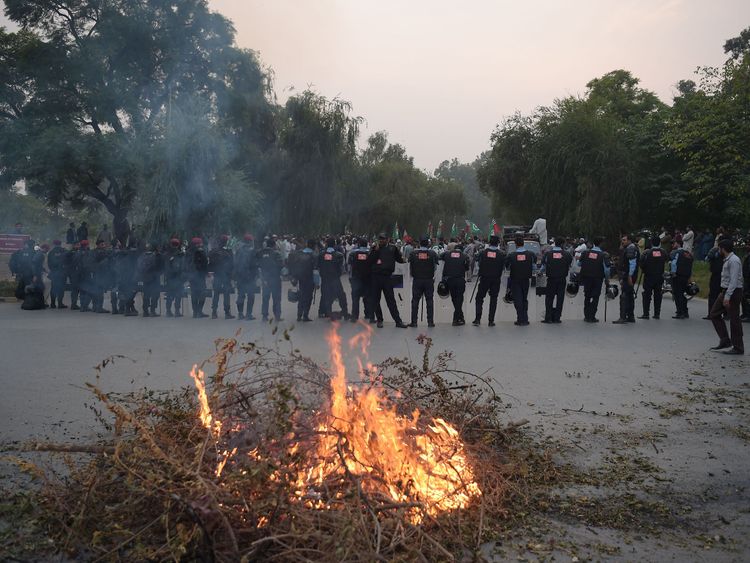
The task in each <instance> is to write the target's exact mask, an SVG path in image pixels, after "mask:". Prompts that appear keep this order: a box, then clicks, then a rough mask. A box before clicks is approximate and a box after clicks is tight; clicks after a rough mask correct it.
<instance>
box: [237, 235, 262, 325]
mask: <svg viewBox="0 0 750 563" xmlns="http://www.w3.org/2000/svg"><path fill="white" fill-rule="evenodd" d="M234 279H235V280H236V281H237V318H238V319H240V320H242V319H247V320H248V321H252V320H253V319H255V317H254V316H253V306H254V305H255V287H256V284H257V283H258V260H257V258H256V254H255V244H254V241H253V235H251V234H249V233H245V235H244V236H243V237H242V242H241V243H240V245H239V246H238V247H237V251H236V252H235V255H234ZM245 298H247V314H245Z"/></svg>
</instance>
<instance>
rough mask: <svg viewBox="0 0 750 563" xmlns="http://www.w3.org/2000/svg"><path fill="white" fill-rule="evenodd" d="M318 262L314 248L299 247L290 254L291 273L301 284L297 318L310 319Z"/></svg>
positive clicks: (301, 319) (299, 319)
mask: <svg viewBox="0 0 750 563" xmlns="http://www.w3.org/2000/svg"><path fill="white" fill-rule="evenodd" d="M317 262H318V259H317V257H316V256H315V252H314V251H313V249H312V248H309V247H308V248H303V249H298V250H295V251H294V252H292V253H291V254H290V255H289V274H290V275H291V276H292V277H293V278H294V279H296V280H297V283H298V285H299V299H298V300H297V320H298V321H310V320H312V319H310V307H311V306H312V299H313V291H314V289H315V274H314V272H315V266H316V264H317Z"/></svg>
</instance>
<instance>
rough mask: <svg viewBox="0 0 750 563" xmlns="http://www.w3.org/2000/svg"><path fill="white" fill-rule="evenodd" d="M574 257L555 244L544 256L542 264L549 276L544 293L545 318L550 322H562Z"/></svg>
mask: <svg viewBox="0 0 750 563" xmlns="http://www.w3.org/2000/svg"><path fill="white" fill-rule="evenodd" d="M572 262H573V257H572V256H571V255H570V253H569V252H566V251H565V250H563V249H562V248H560V247H558V246H553V247H552V248H551V249H550V250H549V251H548V252H547V253H545V254H544V256H542V266H543V267H544V273H545V275H546V276H547V287H546V288H545V294H544V320H545V321H546V322H548V323H559V322H561V317H562V310H563V301H564V300H565V284H566V279H567V278H568V271H569V270H570V265H571V263H572Z"/></svg>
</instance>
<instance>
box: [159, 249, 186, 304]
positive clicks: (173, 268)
mask: <svg viewBox="0 0 750 563" xmlns="http://www.w3.org/2000/svg"><path fill="white" fill-rule="evenodd" d="M184 271H185V253H184V252H183V251H182V248H181V244H180V239H177V238H173V239H171V240H170V241H169V255H168V256H167V262H166V265H165V268H164V285H165V286H166V293H167V302H166V309H167V313H166V315H167V317H172V316H174V317H181V316H182V292H183V288H184V285H185V278H184ZM173 304H174V314H172V305H173Z"/></svg>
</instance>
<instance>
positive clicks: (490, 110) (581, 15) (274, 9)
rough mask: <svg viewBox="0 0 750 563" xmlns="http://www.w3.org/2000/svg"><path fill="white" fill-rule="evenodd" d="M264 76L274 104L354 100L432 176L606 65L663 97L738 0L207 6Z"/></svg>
mask: <svg viewBox="0 0 750 563" xmlns="http://www.w3.org/2000/svg"><path fill="white" fill-rule="evenodd" d="M210 4H211V6H212V7H213V8H214V9H215V10H217V11H219V12H221V13H222V14H224V15H225V16H227V17H228V18H229V19H231V20H232V21H233V22H234V24H235V27H236V29H237V42H238V44H239V45H240V46H241V47H247V48H251V49H254V50H256V51H258V52H259V53H260V56H261V60H262V61H263V64H264V65H267V66H269V67H271V68H272V69H273V71H274V74H275V88H276V92H277V94H278V97H279V101H281V102H283V101H284V100H285V99H286V97H287V96H288V95H289V89H290V88H291V87H293V88H295V89H296V90H301V89H304V88H305V87H307V86H308V85H310V86H313V87H314V88H315V89H316V90H318V91H319V92H321V93H322V94H324V95H326V96H328V97H334V96H340V97H341V98H344V99H346V100H349V101H351V102H352V103H353V104H354V111H355V113H356V114H357V115H361V116H362V117H364V118H365V119H366V121H367V122H366V125H365V127H364V128H363V137H366V136H367V135H369V134H371V133H373V132H375V131H378V130H386V131H388V133H389V136H390V140H391V141H392V142H398V143H401V144H403V145H405V146H406V149H407V151H408V152H409V154H411V155H412V156H414V158H415V162H416V164H417V165H418V166H420V167H422V168H425V169H427V170H429V171H431V170H432V169H434V168H435V167H436V166H437V165H438V164H439V163H440V162H441V161H442V160H445V159H450V158H453V157H458V158H459V159H460V160H463V161H469V160H472V159H473V158H474V157H475V156H477V155H478V154H479V153H480V152H482V151H483V150H486V149H487V148H489V137H490V134H491V132H492V130H493V129H494V127H495V125H496V124H497V123H498V122H500V121H501V120H502V118H503V117H504V116H507V115H509V114H512V113H513V112H514V111H516V110H519V111H521V112H529V111H531V110H533V109H534V108H535V107H537V106H539V105H545V104H549V103H551V102H552V101H553V100H554V98H556V97H561V96H565V95H568V94H583V93H584V91H585V87H586V83H587V82H588V81H589V80H590V79H592V78H594V77H597V76H600V75H602V74H604V73H606V72H609V71H611V70H614V69H618V68H624V69H627V70H630V71H631V72H632V73H633V74H634V75H635V76H637V77H638V78H640V79H641V86H642V87H644V88H647V89H649V90H653V91H655V92H656V93H657V94H658V95H659V97H660V98H661V99H662V100H664V101H667V102H669V101H671V97H672V94H673V92H674V85H675V84H676V83H677V81H678V80H680V79H683V78H692V77H693V72H694V71H695V69H696V67H697V66H704V65H718V64H721V62H722V61H723V60H724V59H725V57H724V54H723V50H722V46H723V44H724V41H725V40H726V39H728V38H730V37H734V36H736V35H738V34H739V32H740V31H741V30H742V29H743V28H745V27H748V26H750V1H748V0H618V1H614V0H536V1H533V2H531V1H528V2H524V1H522V0H494V1H493V0H464V1H463V2H458V1H455V0H454V1H451V0H210Z"/></svg>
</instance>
